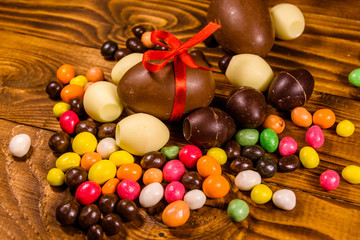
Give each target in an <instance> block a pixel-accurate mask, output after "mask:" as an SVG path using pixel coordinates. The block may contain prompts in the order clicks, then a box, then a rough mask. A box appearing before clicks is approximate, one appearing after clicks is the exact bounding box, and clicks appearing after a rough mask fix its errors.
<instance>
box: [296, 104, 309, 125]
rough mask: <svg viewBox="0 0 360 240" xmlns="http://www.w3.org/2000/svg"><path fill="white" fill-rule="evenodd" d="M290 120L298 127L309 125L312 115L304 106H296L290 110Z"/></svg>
mask: <svg viewBox="0 0 360 240" xmlns="http://www.w3.org/2000/svg"><path fill="white" fill-rule="evenodd" d="M291 121H292V122H293V123H294V124H295V125H296V126H299V127H310V126H311V124H312V115H311V113H309V111H308V110H306V108H304V107H296V108H294V109H293V110H291Z"/></svg>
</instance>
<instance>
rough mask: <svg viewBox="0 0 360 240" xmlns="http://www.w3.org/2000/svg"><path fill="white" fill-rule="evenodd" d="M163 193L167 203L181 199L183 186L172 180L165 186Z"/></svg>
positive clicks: (183, 193)
mask: <svg viewBox="0 0 360 240" xmlns="http://www.w3.org/2000/svg"><path fill="white" fill-rule="evenodd" d="M164 195H165V200H166V201H167V202H168V203H171V202H175V201H178V200H183V198H184V195H185V187H184V185H183V184H182V183H181V182H178V181H173V182H171V183H169V184H168V185H167V186H166V188H165V192H164Z"/></svg>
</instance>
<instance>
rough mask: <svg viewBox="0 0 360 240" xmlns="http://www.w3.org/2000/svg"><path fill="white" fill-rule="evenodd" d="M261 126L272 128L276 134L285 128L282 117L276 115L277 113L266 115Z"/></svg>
mask: <svg viewBox="0 0 360 240" xmlns="http://www.w3.org/2000/svg"><path fill="white" fill-rule="evenodd" d="M262 127H263V128H270V129H272V130H274V132H276V134H280V133H282V132H283V131H284V129H285V121H284V119H282V118H281V117H279V116H277V115H272V114H270V115H268V116H267V117H266V118H265V120H264V122H263V124H262Z"/></svg>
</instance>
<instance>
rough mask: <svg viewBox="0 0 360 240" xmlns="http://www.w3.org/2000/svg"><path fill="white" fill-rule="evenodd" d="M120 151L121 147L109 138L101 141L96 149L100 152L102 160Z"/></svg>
mask: <svg viewBox="0 0 360 240" xmlns="http://www.w3.org/2000/svg"><path fill="white" fill-rule="evenodd" d="M118 149H119V146H118V145H116V141H115V139H114V138H110V137H108V138H103V139H101V140H100V142H99V143H98V145H97V147H96V152H98V153H99V154H100V156H101V157H102V158H109V156H110V154H111V153H113V152H115V151H117V150H118Z"/></svg>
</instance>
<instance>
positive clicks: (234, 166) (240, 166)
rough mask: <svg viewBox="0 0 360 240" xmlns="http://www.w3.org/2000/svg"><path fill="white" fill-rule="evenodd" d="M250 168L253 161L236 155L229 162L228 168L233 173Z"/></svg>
mask: <svg viewBox="0 0 360 240" xmlns="http://www.w3.org/2000/svg"><path fill="white" fill-rule="evenodd" d="M252 168H253V162H252V161H251V160H250V159H249V158H246V157H237V158H235V159H234V160H233V161H232V162H231V164H230V169H231V171H232V172H233V173H235V174H238V173H239V172H241V171H244V170H251V169H252Z"/></svg>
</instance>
